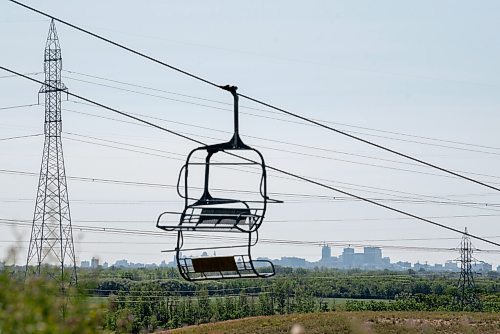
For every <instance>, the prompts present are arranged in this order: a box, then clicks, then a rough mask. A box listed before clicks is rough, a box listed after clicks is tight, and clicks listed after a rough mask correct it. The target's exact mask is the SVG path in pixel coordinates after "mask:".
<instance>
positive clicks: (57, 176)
mask: <svg viewBox="0 0 500 334" xmlns="http://www.w3.org/2000/svg"><path fill="white" fill-rule="evenodd" d="M44 71H45V84H44V85H43V86H42V87H41V89H40V91H39V94H40V93H44V94H45V127H44V132H45V142H44V146H43V156H42V165H41V169H40V178H39V182H38V191H37V197H36V205H35V213H34V216H33V226H32V230H31V239H30V245H29V250H28V258H27V261H26V276H28V275H41V274H49V275H50V276H51V277H53V278H55V279H56V280H57V281H58V282H60V283H61V284H63V283H65V282H69V283H70V284H75V283H76V279H77V277H76V261H75V249H74V244H73V232H72V228H71V215H70V210H69V200H68V189H67V184H66V172H65V169H64V157H63V149H62V141H61V132H62V118H61V95H62V94H61V93H62V92H64V91H66V90H67V88H66V86H65V85H64V84H63V83H62V81H61V71H62V58H61V47H60V45H59V38H58V37H57V32H56V27H55V24H54V20H52V21H51V23H50V29H49V35H48V37H47V43H46V44H45V57H44ZM45 264H47V265H49V266H44V265H45ZM51 264H57V266H58V270H57V272H54V270H53V267H52V269H51V266H50V265H51ZM64 285H65V284H64ZM64 285H62V286H64Z"/></svg>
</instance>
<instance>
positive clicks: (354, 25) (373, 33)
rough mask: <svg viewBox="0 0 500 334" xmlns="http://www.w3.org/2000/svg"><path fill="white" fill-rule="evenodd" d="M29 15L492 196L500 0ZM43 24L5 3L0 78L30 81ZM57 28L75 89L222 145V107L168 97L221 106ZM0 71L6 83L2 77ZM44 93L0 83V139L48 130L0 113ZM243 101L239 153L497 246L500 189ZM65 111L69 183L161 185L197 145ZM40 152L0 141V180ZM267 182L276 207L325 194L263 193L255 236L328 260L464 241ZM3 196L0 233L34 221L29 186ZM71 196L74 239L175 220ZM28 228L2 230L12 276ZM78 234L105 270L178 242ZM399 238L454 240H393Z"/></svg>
mask: <svg viewBox="0 0 500 334" xmlns="http://www.w3.org/2000/svg"><path fill="white" fill-rule="evenodd" d="M29 3H30V4H32V5H33V6H36V7H37V8H39V9H41V10H45V11H48V12H49V13H52V14H53V15H55V16H59V17H60V18H63V19H65V20H67V21H69V22H72V23H75V24H77V25H80V26H82V27H85V28H88V29H90V30H92V31H94V32H96V33H99V34H103V35H104V36H107V37H109V38H111V39H114V40H116V41H119V42H122V43H124V44H126V45H129V46H131V47H133V48H136V49H138V50H142V51H144V52H146V53H147V54H150V55H153V56H155V57H158V58H159V59H162V60H165V61H167V62H169V63H171V64H174V65H175V66H178V67H181V68H183V69H185V70H188V71H192V72H194V73H196V74H198V75H200V76H203V77H206V78H208V79H210V80H212V81H215V82H217V83H220V84H235V85H237V86H238V87H240V92H242V93H245V94H248V95H251V96H254V97H258V98H260V99H263V100H265V101H268V102H271V103H273V104H276V105H278V106H282V107H286V108H289V109H290V110H292V111H294V112H297V113H300V114H302V115H305V116H308V117H311V118H316V119H321V120H324V121H329V122H335V123H338V124H334V125H335V126H336V127H338V128H339V129H343V130H346V131H351V132H352V133H355V134H358V135H359V136H361V137H364V138H367V139H370V140H373V141H376V142H378V143H381V144H384V145H387V146H389V147H391V148H394V149H398V150H400V151H403V152H405V153H408V154H412V155H414V156H416V157H418V158H421V159H425V160H428V161H430V162H433V163H436V164H439V165H441V166H444V167H447V168H450V169H453V170H457V171H461V172H463V173H464V174H467V175H470V176H473V177H475V178H478V179H480V180H482V181H485V182H488V183H491V184H496V185H497V186H498V185H499V184H500V174H499V173H498V170H499V167H500V144H499V140H500V132H499V131H498V127H499V124H500V117H499V107H500V95H499V94H498V90H499V88H500V79H499V78H500V65H499V59H500V43H499V42H498V31H499V29H500V4H499V3H498V2H496V1H481V3H480V4H479V3H475V2H468V1H439V2H436V1H418V2H415V1H376V2H375V1H307V3H306V2H298V1H273V2H270V1H247V2H241V1H240V2H235V1H210V2H208V1H190V2H186V1H182V2H174V1H147V2H146V1H128V0H121V1H117V0H115V1H95V0H88V1H79V2H75V1H72V2H68V1H44V2H39V1H36V2H35V1H30V2H29ZM48 27H49V20H48V19H46V18H44V17H41V16H39V15H36V14H34V13H31V12H29V11H27V10H25V9H23V8H20V7H18V6H16V5H14V4H12V3H10V2H8V1H2V2H1V3H0V37H1V40H2V52H1V56H0V64H1V65H2V66H6V67H10V68H12V69H15V70H17V71H20V72H24V73H28V72H40V71H42V70H43V49H44V45H45V39H46V36H47V30H48ZM57 29H58V33H59V37H60V41H61V46H62V54H63V68H64V69H65V70H67V71H72V72H64V73H63V76H64V82H65V84H66V86H68V87H69V89H70V91H71V92H73V93H76V94H80V95H83V96H85V97H89V98H92V99H95V100H96V101H99V102H102V103H105V104H107V105H109V106H112V107H116V108H119V109H121V110H123V111H127V112H132V113H137V114H142V115H146V116H149V117H155V118H157V119H151V118H150V119H149V120H152V121H155V122H157V123H159V124H161V125H164V126H166V127H170V128H172V129H175V130H177V131H181V132H185V133H190V134H191V135H192V136H194V137H196V138H198V139H200V140H203V141H206V142H210V143H216V142H219V141H221V140H226V139H229V136H230V134H228V133H224V132H221V131H231V126H232V115H231V113H230V111H226V110H221V109H227V108H229V109H230V108H231V107H230V106H226V105H223V104H219V103H215V102H208V101H203V100H199V99H193V98H191V97H186V96H180V95H175V94H187V95H190V96H195V97H199V98H205V99H211V100H216V101H222V102H226V103H230V102H231V99H230V96H229V95H228V94H227V93H224V92H222V91H220V90H216V89H214V88H213V87H210V86H207V85H204V84H202V83H199V82H196V81H194V80H192V79H189V78H186V77H184V76H182V75H180V74H178V73H175V72H173V71H171V70H169V69H167V68H164V67H161V66H159V65H157V64H154V63H151V62H148V61H146V60H144V59H141V58H139V57H137V56H134V55H131V54H129V53H126V52H124V51H122V50H120V49H117V48H115V47H113V46H110V45H108V44H105V43H104V42H101V41H98V40H96V39H93V38H91V37H89V36H86V35H84V34H82V33H79V32H77V31H75V30H72V29H70V28H68V27H65V26H63V25H62V24H57ZM75 72H77V73H80V74H77V73H75ZM82 74H85V75H93V76H99V77H103V78H107V79H112V80H118V81H123V82H127V83H133V84H137V85H142V86H147V87H153V88H155V89H159V90H163V91H152V90H146V89H141V88H134V87H130V86H125V85H121V84H118V83H113V82H109V81H103V80H98V79H94V78H90V77H86V76H83V75H82ZM3 75H7V73H0V76H3ZM35 77H37V78H39V79H41V78H42V76H41V75H37V76H35ZM82 80H84V81H88V82H83V81H82ZM96 83H100V84H105V85H111V86H119V87H122V88H125V89H129V90H130V89H131V90H136V91H140V92H144V93H147V94H150V95H155V96H147V95H140V94H136V93H133V92H130V91H128V92H127V91H123V90H122V91H120V90H116V89H114V88H110V87H104V86H102V85H101V86H99V85H96ZM38 89H39V87H38V85H37V84H33V83H30V82H27V81H25V80H23V79H18V78H3V79H0V96H1V99H0V115H1V116H2V117H1V120H0V133H1V135H0V138H6V137H11V136H21V135H30V134H37V133H41V132H43V107H42V106H41V105H40V106H36V107H27V108H19V109H8V110H1V108H2V107H8V106H13V105H21V104H31V103H36V101H37V92H38ZM167 92H170V93H167ZM71 100H73V101H74V100H75V99H74V98H72V99H71ZM175 100H177V101H175ZM179 100H181V101H179ZM185 102H190V103H191V104H188V103H185ZM193 102H194V103H198V104H203V105H208V106H212V107H217V108H218V109H217V108H210V107H206V106H201V105H194V104H192V103H193ZM241 105H242V107H252V108H259V109H263V110H254V109H243V108H242V109H241V111H242V112H246V113H251V114H253V115H248V114H242V115H241V125H240V126H241V131H242V134H243V138H244V140H245V141H246V142H247V143H249V144H251V145H253V146H255V147H257V148H259V149H261V151H262V153H263V154H264V156H265V158H266V160H267V162H268V163H269V164H270V165H273V166H277V167H280V168H283V169H286V170H289V171H291V172H295V173H298V174H301V175H305V176H311V177H316V178H320V179H323V180H328V181H326V182H329V183H330V184H333V185H335V186H338V187H340V188H342V189H345V190H349V191H352V192H355V193H356V194H360V195H363V196H366V197H369V198H372V199H378V200H381V201H383V203H385V204H389V205H392V206H394V207H397V208H400V209H404V210H408V211H410V212H412V213H415V214H418V215H421V216H425V217H439V218H433V219H435V220H436V221H438V222H440V223H443V224H446V225H449V226H451V227H454V228H458V229H460V230H462V229H463V228H464V227H465V226H467V227H468V228H469V231H470V232H471V233H474V234H478V235H481V236H485V237H488V238H490V239H492V240H496V241H500V229H499V217H500V194H499V193H498V192H494V191H493V190H489V189H486V188H484V187H481V186H479V185H475V184H472V183H468V182H466V181H464V180H460V179H456V178H453V177H448V176H446V175H444V174H443V173H440V172H438V171H435V170H432V169H430V168H426V167H422V166H417V165H415V164H414V163H413V162H410V161H407V160H404V159H402V158H398V157H396V156H393V155H391V154H389V153H386V152H383V151H380V150H378V149H375V148H373V147H370V146H367V145H365V144H362V143H358V142H355V141H353V140H351V139H348V138H345V137H342V136H340V135H338V134H334V133H332V132H328V131H326V130H324V129H321V128H318V127H313V126H309V125H304V124H297V123H293V122H296V121H297V120H294V119H291V118H289V117H287V116H284V115H277V114H270V113H269V112H268V111H266V110H265V109H264V108H261V107H260V106H257V105H254V104H250V103H249V102H247V101H242V102H241ZM63 109H64V111H63V118H64V124H63V130H64V131H65V134H64V153H65V162H66V171H67V174H68V176H78V177H91V178H102V179H115V180H128V181H138V182H147V183H161V184H169V185H171V184H175V182H176V181H177V174H178V171H179V169H180V167H181V166H182V161H181V160H183V159H184V156H185V155H186V154H187V153H188V152H189V150H190V149H192V148H194V147H195V146H194V145H193V144H192V143H189V142H186V141H185V140H182V139H180V138H176V137H173V136H172V135H169V134H167V133H164V132H161V131H158V130H155V129H153V128H148V127H143V126H137V125H133V124H130V123H123V122H117V121H113V120H105V119H101V118H96V117H92V116H89V115H84V114H81V113H86V114H93V115H100V116H105V117H111V118H116V119H123V118H122V117H120V116H118V115H115V114H112V113H111V112H109V111H106V110H102V109H98V108H95V107H91V106H86V105H82V104H77V103H74V102H72V101H68V102H64V103H63ZM255 115H257V116H266V117H268V118H263V117H257V116H255ZM269 117H272V118H279V119H282V120H281V121H280V120H276V119H270V118H269ZM158 118H162V119H164V120H159V119H158ZM123 120H124V119H123ZM283 120H284V121H283ZM290 121H293V122H290ZM174 122H177V123H174ZM180 123H183V124H180ZM193 125H195V126H199V127H193ZM381 131H382V132H381ZM383 131H386V132H383ZM82 136H89V137H92V138H88V137H82ZM412 136H416V137H412ZM256 137H258V138H256ZM422 137H426V138H427V139H426V138H422ZM259 138H260V139H259ZM262 138H264V139H266V140H263V139H262ZM432 138H434V139H440V141H437V140H433V139H432ZM99 139H104V140H107V141H110V140H111V141H114V142H119V143H110V142H107V141H106V142H104V141H101V140H99ZM77 140H78V141H77ZM82 140H84V141H86V142H81V141H82ZM269 140H272V141H269ZM276 141H280V142H279V143H278V142H276ZM417 142H419V143H417ZM95 143H99V144H101V146H98V145H95ZM123 143H125V144H129V145H137V146H141V147H148V148H152V149H155V150H156V151H154V150H146V149H144V148H139V147H132V146H125V145H123ZM462 143H466V144H474V145H477V146H472V145H464V144H462ZM102 144H104V145H111V146H115V147H122V148H126V149H132V150H135V151H140V152H130V151H125V150H118V149H116V148H112V147H106V146H102ZM297 144H298V145H302V146H297ZM42 145H43V137H42V136H39V137H32V138H24V139H18V140H9V141H0V169H2V170H16V171H27V172H35V173H36V172H38V170H39V165H40V160H41V154H42ZM306 146H307V147H306ZM158 150H161V151H166V152H170V153H166V152H160V151H158ZM141 152H149V154H144V153H141ZM298 153H299V154H298ZM172 158H173V159H172ZM179 159H180V160H179ZM379 159H385V160H379ZM388 160H391V161H388ZM401 169H403V170H401ZM473 173H476V174H473ZM429 174H432V175H429ZM478 174H480V175H478ZM222 181H223V182H222V183H224V180H222ZM227 181H228V180H226V182H227ZM268 183H269V190H270V191H271V192H274V193H294V194H310V195H326V196H331V197H330V198H326V199H325V198H316V197H304V196H301V197H297V196H295V197H291V196H284V195H283V196H279V195H273V197H278V198H280V199H283V200H284V201H285V203H284V204H280V205H272V206H270V208H269V210H268V215H267V221H266V222H264V225H263V227H262V229H261V238H266V239H290V240H302V241H317V242H319V241H329V242H338V243H339V244H333V253H334V255H338V254H339V253H340V252H341V249H342V246H341V245H340V244H342V243H343V244H346V243H353V244H369V245H396V246H402V245H403V246H424V247H446V248H453V247H456V246H457V245H458V244H459V238H460V235H457V234H454V233H453V232H450V231H447V230H443V229H440V228H438V227H435V226H432V225H428V224H425V223H422V222H419V221H415V220H411V219H400V218H401V216H400V215H397V214H395V213H391V212H388V211H386V210H383V209H381V208H377V207H374V206H373V205H370V204H367V203H362V202H359V201H353V200H346V199H345V196H343V195H339V194H336V193H333V192H329V191H327V190H325V189H322V188H318V187H316V186H313V185H310V184H306V183H303V182H296V181H291V180H289V179H283V178H281V177H279V175H276V174H275V173H271V175H270V177H269V180H268ZM0 185H1V187H0V219H18V220H27V221H29V220H31V219H32V215H33V208H34V197H35V194H36V187H37V177H35V176H29V175H28V176H26V175H12V174H5V173H4V172H0ZM68 188H69V194H70V202H71V212H72V218H73V224H74V225H85V226H98V227H108V228H109V227H120V228H129V229H137V230H148V231H155V230H156V229H155V227H154V224H155V220H156V217H157V216H158V214H159V213H161V212H162V211H165V210H171V211H177V210H180V209H182V203H181V202H180V201H179V199H178V197H177V195H176V193H175V191H174V190H173V189H171V188H160V187H140V186H131V185H117V184H109V183H98V182H93V183H92V182H82V181H77V180H74V179H69V180H68ZM221 188H224V185H221ZM226 188H227V185H226ZM433 196H434V197H433ZM334 197H336V198H334ZM486 204H487V205H486ZM374 218H375V219H374ZM288 220H289V221H288ZM29 232H30V229H29V228H25V227H16V228H14V227H12V226H9V225H5V224H3V223H1V222H0V236H1V237H0V247H1V248H0V255H1V256H2V257H4V256H5V255H6V250H7V249H8V247H10V246H13V245H17V247H19V249H18V250H19V252H18V253H17V257H18V259H17V262H19V263H22V262H23V261H24V258H25V253H26V249H25V248H23V247H27V243H26V241H27V240H28V239H29ZM74 234H75V240H76V243H75V248H76V251H77V256H78V262H79V261H80V260H85V259H90V258H91V257H92V256H94V255H95V256H98V257H100V258H101V259H102V261H108V262H111V263H113V262H114V261H115V260H117V259H122V258H127V259H129V260H131V261H135V262H160V261H161V260H162V259H166V260H168V261H169V260H171V254H167V255H164V254H162V253H160V251H161V250H163V249H169V248H172V247H173V242H174V240H175V239H174V238H172V237H171V236H172V235H171V234H167V233H166V234H165V236H164V237H163V236H159V237H158V236H156V237H155V236H138V235H119V234H106V233H90V232H81V231H78V229H76V228H75V230H74ZM408 238H418V239H422V238H456V239H439V240H435V239H434V240H413V241H412V240H398V239H408ZM15 240H18V242H17V243H16V242H14V241H15ZM474 245H475V246H476V247H477V248H480V249H495V247H494V246H492V245H488V244H485V243H483V242H480V241H474ZM497 250H498V248H497ZM254 254H255V256H268V257H271V258H277V257H281V256H299V257H306V258H307V259H309V260H317V259H318V258H319V256H320V249H319V247H318V246H290V245H285V246H283V245H276V244H265V243H261V244H259V245H258V246H257V247H256V248H255V251H254ZM384 255H385V256H390V257H391V260H392V261H397V260H409V261H412V262H416V261H420V262H424V261H429V262H430V263H434V262H444V261H446V260H450V259H455V258H457V257H458V253H456V252H435V251H429V250H427V251H422V250H420V251H411V250H402V249H397V248H396V249H392V248H386V249H384ZM476 257H477V258H479V259H481V260H484V261H487V262H490V263H493V264H494V265H495V266H496V265H499V264H500V255H499V254H498V253H497V254H494V253H477V254H476Z"/></svg>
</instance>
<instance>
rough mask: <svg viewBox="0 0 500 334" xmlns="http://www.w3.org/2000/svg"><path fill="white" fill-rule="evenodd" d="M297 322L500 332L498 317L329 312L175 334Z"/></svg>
mask: <svg viewBox="0 0 500 334" xmlns="http://www.w3.org/2000/svg"><path fill="white" fill-rule="evenodd" d="M294 323H300V324H302V325H303V326H304V327H305V328H306V334H330V333H332V334H333V333H335V334H340V333H353V334H361V333H384V334H385V333H389V334H390V333H410V334H411V333H425V334H430V333H450V334H451V333H471V334H472V333H478V334H479V333H481V334H488V333H497V334H498V333H500V316H499V314H491V313H488V314H485V313H460V314H459V313H445V312H443V313H440V312H329V313H312V314H292V315H279V316H270V317H255V318H247V319H241V320H231V321H224V322H218V323H213V324H203V325H199V326H190V327H185V328H181V329H176V330H171V331H167V332H162V333H172V334H197V333H200V334H201V333H204V334H285V333H289V330H290V327H291V326H292V325H293V324H294Z"/></svg>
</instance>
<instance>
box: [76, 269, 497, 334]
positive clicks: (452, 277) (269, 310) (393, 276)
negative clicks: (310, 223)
mask: <svg viewBox="0 0 500 334" xmlns="http://www.w3.org/2000/svg"><path fill="white" fill-rule="evenodd" d="M81 277H83V278H82V280H81V282H82V283H81V285H82V286H85V289H86V291H91V292H92V294H93V295H94V296H101V297H108V298H109V303H110V304H109V305H110V306H109V312H108V314H107V319H106V327H107V328H108V329H110V330H113V331H117V332H134V333H137V332H140V331H141V330H146V331H153V330H155V329H157V328H176V327H181V326H185V325H194V324H201V323H207V322H215V321H222V320H229V319H239V318H244V317H249V316H258V315H274V314H291V313H309V312H325V311H332V310H347V311H367V310H369V311H455V310H456V308H455V307H454V305H453V296H454V294H455V290H456V288H455V286H456V281H457V279H458V277H457V275H456V274H444V273H439V274H432V273H427V272H420V273H415V272H413V271H410V272H405V273H401V272H389V271H378V272H363V271H358V270H354V271H338V270H304V269H295V270H292V269H290V268H280V269H279V275H278V277H277V278H275V279H271V280H232V281H224V282H218V281H210V282H205V283H198V284H194V283H189V282H186V281H183V280H181V279H180V278H179V277H178V275H177V272H176V270H175V269H155V270H146V269H144V270H143V269H139V270H138V269H134V270H126V269H113V270H108V271H102V272H98V271H97V272H96V271H89V272H86V273H83V275H81ZM477 287H478V293H479V295H480V296H481V299H482V306H483V311H487V312H500V277H499V276H498V275H497V273H495V272H492V273H490V275H486V276H484V277H478V278H477ZM344 299H348V300H347V301H346V300H344Z"/></svg>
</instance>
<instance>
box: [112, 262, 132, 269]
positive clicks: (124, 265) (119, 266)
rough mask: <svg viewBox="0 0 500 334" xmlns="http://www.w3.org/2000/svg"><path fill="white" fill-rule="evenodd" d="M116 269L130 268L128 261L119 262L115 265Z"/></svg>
mask: <svg viewBox="0 0 500 334" xmlns="http://www.w3.org/2000/svg"><path fill="white" fill-rule="evenodd" d="M114 266H115V267H117V268H128V267H129V265H128V261H127V260H118V261H116V262H115V264H114Z"/></svg>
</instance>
